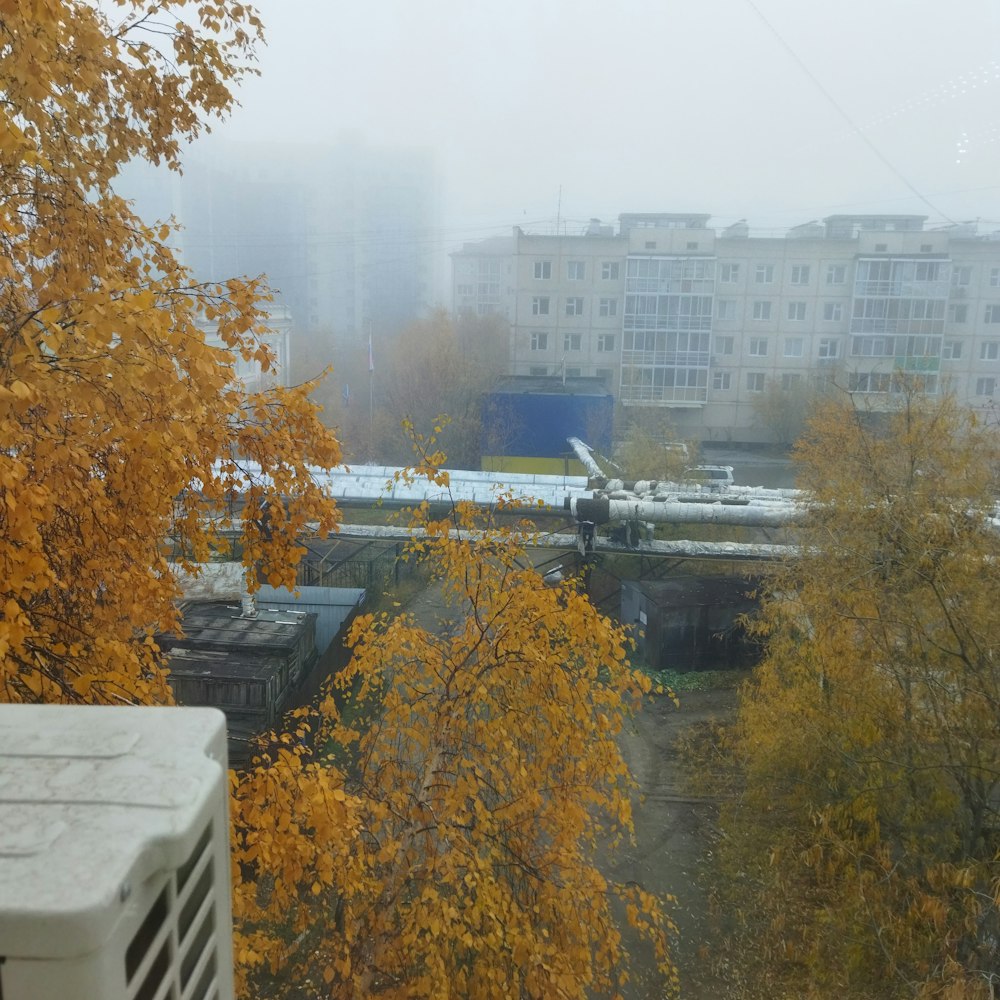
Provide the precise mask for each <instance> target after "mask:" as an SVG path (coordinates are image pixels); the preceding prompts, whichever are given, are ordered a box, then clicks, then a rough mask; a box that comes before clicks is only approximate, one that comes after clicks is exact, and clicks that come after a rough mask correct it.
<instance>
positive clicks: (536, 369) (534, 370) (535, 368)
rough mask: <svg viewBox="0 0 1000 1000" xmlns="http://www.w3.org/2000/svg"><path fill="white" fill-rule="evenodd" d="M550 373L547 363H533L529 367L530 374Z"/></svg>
mask: <svg viewBox="0 0 1000 1000" xmlns="http://www.w3.org/2000/svg"><path fill="white" fill-rule="evenodd" d="M548 373H549V370H548V368H546V367H545V365H532V366H531V367H530V368H529V369H528V374H529V375H548Z"/></svg>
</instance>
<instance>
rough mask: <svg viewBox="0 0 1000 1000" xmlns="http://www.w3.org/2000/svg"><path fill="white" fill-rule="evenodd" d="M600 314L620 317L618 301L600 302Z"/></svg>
mask: <svg viewBox="0 0 1000 1000" xmlns="http://www.w3.org/2000/svg"><path fill="white" fill-rule="evenodd" d="M600 314H601V315H602V316H617V315H618V300H617V299H601V302H600Z"/></svg>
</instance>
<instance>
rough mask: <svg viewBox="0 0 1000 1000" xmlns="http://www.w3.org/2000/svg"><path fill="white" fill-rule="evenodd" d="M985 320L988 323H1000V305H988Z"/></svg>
mask: <svg viewBox="0 0 1000 1000" xmlns="http://www.w3.org/2000/svg"><path fill="white" fill-rule="evenodd" d="M984 319H985V322H987V323H1000V305H998V304H996V303H993V304H991V305H988V306H987V307H986V316H985V317H984Z"/></svg>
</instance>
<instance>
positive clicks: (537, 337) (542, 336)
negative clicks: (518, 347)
mask: <svg viewBox="0 0 1000 1000" xmlns="http://www.w3.org/2000/svg"><path fill="white" fill-rule="evenodd" d="M531 349H532V350H533V351H547V350H548V349H549V335H548V334H547V333H542V332H540V331H538V330H536V331H534V332H533V333H532V334H531Z"/></svg>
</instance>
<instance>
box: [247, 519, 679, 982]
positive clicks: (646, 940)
mask: <svg viewBox="0 0 1000 1000" xmlns="http://www.w3.org/2000/svg"><path fill="white" fill-rule="evenodd" d="M414 526H415V527H417V528H419V529H421V530H422V533H423V536H422V538H421V539H420V540H418V541H417V542H415V543H414V545H413V547H412V555H413V557H414V558H417V559H421V560H424V561H426V563H427V565H428V566H429V567H430V568H431V569H432V571H433V575H434V584H435V585H436V586H439V587H440V588H441V590H442V593H443V595H444V598H445V599H446V601H447V602H448V610H447V613H446V615H445V616H444V617H445V618H446V625H445V626H444V627H441V628H435V629H428V628H426V627H423V626H421V625H420V624H418V623H417V622H416V621H414V620H413V619H412V618H411V617H410V616H408V615H406V614H402V615H396V616H388V615H382V616H376V617H372V616H368V617H366V618H364V619H362V620H359V621H358V622H357V623H356V624H355V626H354V630H353V632H352V636H351V643H352V645H353V648H354V655H353V658H352V660H351V663H350V664H349V666H348V668H347V669H346V670H345V671H344V672H343V673H342V674H341V675H340V676H339V677H338V678H337V679H336V689H337V690H339V691H351V692H352V697H351V699H350V701H349V703H350V704H360V705H366V704H367V705H375V706H377V707H375V708H373V709H372V710H371V712H370V714H367V715H366V713H364V712H362V713H361V716H362V717H363V718H364V720H365V721H364V725H360V726H353V727H352V726H349V725H347V724H346V721H343V720H342V717H341V714H340V711H339V708H338V702H337V700H336V699H335V698H334V697H333V694H334V692H331V697H329V698H328V699H327V700H326V703H325V704H324V705H323V706H322V709H321V711H320V712H319V713H318V714H317V715H316V716H315V717H313V718H312V721H311V725H313V726H315V727H317V729H318V734H319V739H318V745H319V746H320V747H323V746H326V747H328V748H330V747H332V748H333V750H334V752H333V757H332V758H329V757H328V758H327V759H325V760H324V759H323V754H322V752H320V753H319V755H318V756H313V755H312V754H311V753H309V752H308V751H306V750H304V749H302V748H292V747H283V748H281V749H280V750H278V751H277V752H276V753H275V754H272V755H271V757H270V759H268V760H266V761H264V762H262V764H261V766H260V767H259V768H258V769H257V770H256V771H254V772H253V774H252V775H250V776H249V778H248V781H247V782H245V783H244V784H243V786H242V787H241V788H240V789H238V791H237V796H236V817H237V829H238V831H239V832H238V836H237V848H236V857H237V860H238V862H239V863H240V864H241V865H242V866H243V869H244V870H245V871H252V872H253V877H252V878H247V879H246V880H245V881H244V882H243V884H242V885H241V887H240V889H239V891H238V892H237V897H236V899H237V913H238V915H239V917H240V920H241V922H242V925H241V926H242V931H241V934H240V935H239V937H238V941H237V952H238V954H240V955H241V956H242V958H243V960H244V963H245V965H246V966H247V967H248V968H249V969H250V970H251V971H252V969H253V967H254V966H255V965H256V966H258V967H259V968H262V969H265V970H270V971H274V972H276V971H278V970H286V972H285V975H287V970H289V969H291V970H296V971H295V972H294V975H293V976H292V978H291V980H290V981H291V982H295V983H301V982H303V980H308V981H310V982H312V983H313V984H315V987H316V988H317V989H318V990H324V991H325V992H324V993H323V994H322V995H329V996H331V997H337V998H349V997H369V996H380V997H386V998H403V997H413V998H417V997H421V998H422V997H427V998H431V997H476V998H483V1000H490V998H495V1000H501V998H508V997H521V998H537V1000H543V998H580V1000H583V998H585V997H596V996H620V995H622V991H623V990H625V989H626V987H627V985H628V984H629V983H630V981H631V979H632V977H633V976H634V977H635V978H636V979H637V980H638V979H640V978H642V979H643V985H642V986H641V987H639V986H637V985H636V992H633V993H629V994H628V995H632V996H647V995H654V992H655V995H659V996H671V995H674V994H675V992H676V987H677V981H676V975H675V970H674V968H673V966H672V964H671V962H670V958H669V952H668V940H667V931H668V930H669V929H670V927H671V926H672V925H671V924H670V922H669V919H668V917H667V916H666V915H665V913H664V901H663V900H660V899H657V898H655V897H654V896H652V895H651V894H649V893H647V892H644V891H643V889H642V888H641V887H640V886H637V885H634V884H632V885H618V884H615V883H613V882H612V881H610V880H609V879H608V878H607V877H605V875H603V874H602V872H601V866H600V865H599V863H598V859H599V858H600V857H602V856H607V855H608V853H609V852H613V851H614V850H616V849H619V848H620V847H621V846H622V845H623V844H627V842H628V838H629V836H630V834H631V824H632V816H631V799H630V795H631V794H632V792H633V791H634V788H633V783H632V781H631V778H630V776H629V773H628V771H627V768H626V766H625V764H624V761H623V759H622V756H621V753H620V750H619V746H618V742H617V739H618V736H619V734H620V733H621V731H622V727H623V726H624V725H625V724H626V723H627V719H628V718H629V716H630V714H631V713H632V712H634V711H636V710H637V709H638V708H639V706H640V704H641V700H642V698H643V697H644V695H645V694H646V693H648V691H649V683H648V681H647V680H646V679H645V678H644V677H643V676H642V675H640V674H638V673H636V672H634V671H633V670H632V669H631V668H630V666H629V664H628V656H627V653H628V640H627V637H626V635H625V633H624V632H623V631H622V629H621V628H620V627H618V626H615V625H614V624H613V623H611V622H610V621H609V620H608V619H607V618H605V617H604V616H603V615H601V614H600V613H599V612H598V611H597V610H596V609H595V608H594V607H593V605H592V604H591V603H590V601H589V600H588V599H587V597H586V596H585V595H584V594H582V593H581V592H580V591H579V590H578V589H577V587H576V586H575V585H574V584H573V583H572V582H566V583H561V584H559V585H558V586H555V587H551V586H547V585H546V584H545V583H544V581H543V580H542V578H541V577H540V575H539V574H538V573H537V572H536V571H535V570H534V569H533V567H531V565H530V561H529V560H528V559H527V556H526V551H525V546H526V545H527V544H529V543H530V540H531V538H532V537H533V534H534V529H533V528H532V526H531V525H530V524H527V523H523V524H520V525H517V524H515V525H504V524H498V523H496V522H495V521H493V520H491V519H490V517H489V515H483V514H482V513H481V512H479V511H477V510H476V509H475V508H473V507H472V505H469V504H464V503H460V504H457V505H456V506H455V509H454V511H453V513H452V515H451V516H450V517H448V518H445V519H442V520H434V519H432V518H431V517H430V516H429V514H428V512H427V511H426V509H422V510H418V511H417V512H416V513H415V520H414ZM345 748H350V753H349V755H348V759H349V761H350V766H348V767H346V768H345V769H344V770H343V771H338V765H337V764H336V763H335V762H336V761H338V760H341V761H342V760H343V759H344V756H345ZM283 774H296V775H299V776H301V778H304V779H305V782H306V783H307V784H308V787H309V788H310V791H309V792H308V793H307V794H305V795H303V793H302V789H303V787H305V785H304V784H303V781H302V780H298V781H296V782H289V781H284V780H282V778H281V776H282V775H283ZM293 789H294V791H293ZM265 803H266V805H263V804H265ZM331 816H335V817H336V821H335V822H331V819H330V817H331ZM262 886H263V887H264V888H263V891H261V887H262ZM626 928H628V930H626ZM640 952H642V953H643V954H642V955H640V954H639V953H640ZM637 969H639V970H642V976H641V977H640V975H639V974H638V973H637V971H636V970H637ZM258 981H259V980H258ZM647 990H650V991H653V992H646V991H647Z"/></svg>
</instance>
